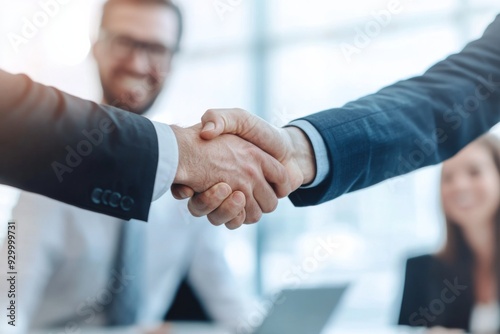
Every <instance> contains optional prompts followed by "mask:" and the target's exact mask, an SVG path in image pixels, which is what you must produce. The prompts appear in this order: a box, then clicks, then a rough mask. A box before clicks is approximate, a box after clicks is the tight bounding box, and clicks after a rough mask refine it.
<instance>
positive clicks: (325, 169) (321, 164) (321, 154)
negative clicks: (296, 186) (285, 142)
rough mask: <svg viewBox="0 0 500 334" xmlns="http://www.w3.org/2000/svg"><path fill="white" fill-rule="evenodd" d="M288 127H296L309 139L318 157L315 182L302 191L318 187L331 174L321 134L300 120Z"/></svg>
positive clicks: (304, 187) (309, 124)
mask: <svg viewBox="0 0 500 334" xmlns="http://www.w3.org/2000/svg"><path fill="white" fill-rule="evenodd" d="M287 126H295V127H297V128H299V129H301V130H302V131H304V133H305V134H306V136H308V137H309V141H310V142H311V144H312V146H313V150H314V155H315V157H316V177H315V178H314V180H313V182H312V183H310V184H308V185H305V186H302V187H300V189H308V188H313V187H316V186H318V185H319V184H320V183H321V182H323V181H324V180H325V179H326V176H327V175H328V173H330V161H329V160H328V151H327V149H326V145H325V141H324V140H323V137H321V135H320V133H319V131H318V130H316V128H315V127H314V126H313V125H312V124H311V123H309V122H308V121H306V120H303V119H299V120H297V121H293V122H291V123H290V124H288V125H287Z"/></svg>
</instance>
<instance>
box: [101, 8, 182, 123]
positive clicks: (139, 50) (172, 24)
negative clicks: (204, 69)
mask: <svg viewBox="0 0 500 334" xmlns="http://www.w3.org/2000/svg"><path fill="white" fill-rule="evenodd" d="M139 2H140V1H132V0H128V1H123V0H110V1H108V2H107V3H106V4H105V5H104V10H103V17H102V23H101V29H100V33H99V38H98V40H97V42H96V43H95V44H94V48H93V53H94V57H95V59H96V60H97V65H98V68H99V76H100V79H101V85H102V90H103V102H104V103H106V104H110V105H114V106H117V107H120V108H122V109H125V110H128V111H131V112H134V113H136V114H144V113H145V112H146V111H148V110H149V109H150V107H151V106H152V105H153V104H154V102H155V101H156V99H157V97H158V96H159V94H160V93H161V91H162V89H163V87H164V86H165V82H166V80H167V79H168V76H169V74H170V70H171V65H172V57H173V55H174V54H175V52H176V51H177V50H178V49H179V43H180V40H181V36H182V16H181V13H180V11H179V9H178V8H177V7H176V6H174V5H173V4H171V3H170V1H164V0H148V1H143V3H142V4H140V5H138V3H139ZM138 7H140V8H138ZM159 7H160V8H161V7H163V10H159ZM138 9H139V10H138Z"/></svg>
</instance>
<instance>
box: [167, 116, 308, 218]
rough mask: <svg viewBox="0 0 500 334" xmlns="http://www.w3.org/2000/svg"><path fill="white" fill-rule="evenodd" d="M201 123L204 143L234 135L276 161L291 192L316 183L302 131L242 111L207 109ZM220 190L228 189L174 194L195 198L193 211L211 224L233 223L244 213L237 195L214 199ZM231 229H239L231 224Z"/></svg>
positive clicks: (181, 190) (179, 189)
mask: <svg viewBox="0 0 500 334" xmlns="http://www.w3.org/2000/svg"><path fill="white" fill-rule="evenodd" d="M202 124H203V130H202V131H201V134H200V136H201V138H203V139H205V140H210V141H211V140H214V138H217V137H218V136H220V135H222V134H234V135H236V136H239V137H241V138H242V139H245V140H246V141H248V142H250V143H252V144H254V145H256V146H258V147H259V148H261V149H262V150H263V151H265V152H267V153H268V154H269V155H271V156H273V157H274V158H276V159H277V160H278V161H279V162H281V163H282V164H283V165H284V166H285V168H286V171H287V174H288V178H289V182H290V184H289V186H290V187H289V193H290V192H292V191H294V190H296V189H297V188H298V187H300V186H301V185H303V184H307V183H310V182H312V181H313V180H314V177H315V175H316V165H315V157H314V151H313V149H312V146H311V144H310V142H309V139H308V138H307V136H306V135H305V134H304V133H303V132H302V130H300V129H299V128H296V127H286V128H277V127H275V126H273V125H270V124H269V123H267V122H265V121H264V120H263V119H261V118H259V117H257V116H255V115H253V114H251V113H249V112H247V111H244V110H241V109H219V110H215V109H213V110H208V111H207V112H206V113H205V115H204V116H203V117H202ZM220 187H224V189H226V190H227V189H228V186H227V185H226V184H217V185H216V186H215V187H214V188H213V189H210V190H209V191H208V192H205V193H201V194H196V195H195V194H194V192H193V191H192V190H191V189H189V188H187V187H173V188H172V193H173V194H174V196H176V197H177V198H188V197H192V198H191V199H190V201H189V207H190V211H191V212H196V213H197V214H199V215H208V217H209V219H210V220H211V221H212V220H217V219H223V220H226V221H232V220H234V219H235V218H236V216H237V215H238V214H239V215H242V214H243V213H241V210H240V209H242V207H241V205H240V206H238V204H236V203H235V201H234V196H235V195H236V194H235V193H232V194H230V192H229V193H228V197H227V198H224V199H222V197H217V196H213V193H214V192H215V191H216V189H220ZM233 190H235V189H233ZM289 193H287V194H285V196H287V195H288V194H289ZM279 195H283V193H280V194H279ZM280 197H281V196H280ZM228 227H230V228H235V227H238V226H235V225H234V224H230V226H228Z"/></svg>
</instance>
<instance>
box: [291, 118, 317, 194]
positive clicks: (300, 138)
mask: <svg viewBox="0 0 500 334" xmlns="http://www.w3.org/2000/svg"><path fill="white" fill-rule="evenodd" d="M285 131H286V132H287V133H288V135H289V136H290V139H291V141H292V148H293V152H292V158H293V159H294V160H295V161H296V162H297V165H298V167H299V169H300V170H301V172H302V175H303V182H302V185H304V184H309V183H312V182H313V181H314V178H315V177H316V157H315V155H314V149H313V146H312V144H311V142H310V140H309V137H307V135H306V134H305V133H304V131H302V130H301V129H300V128H298V127H295V126H289V127H286V128H285Z"/></svg>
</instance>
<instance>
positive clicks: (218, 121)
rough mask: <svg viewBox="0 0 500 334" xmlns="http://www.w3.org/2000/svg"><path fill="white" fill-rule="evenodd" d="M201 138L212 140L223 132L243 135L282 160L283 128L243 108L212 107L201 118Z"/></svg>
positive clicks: (242, 136)
mask: <svg viewBox="0 0 500 334" xmlns="http://www.w3.org/2000/svg"><path fill="white" fill-rule="evenodd" d="M201 122H202V125H203V129H202V131H201V133H200V136H201V138H203V139H206V140H210V139H213V138H215V137H217V136H219V135H221V134H223V133H227V134H234V135H237V136H238V137H241V138H243V139H245V140H247V141H249V142H251V143H253V144H254V145H256V146H258V147H260V148H261V149H262V150H264V151H266V152H267V153H269V154H271V155H272V156H274V157H275V158H276V159H278V160H282V158H283V157H282V156H281V155H282V154H283V152H282V149H281V147H279V146H280V145H276V141H280V140H281V129H279V128H277V127H275V126H273V125H271V124H269V123H267V122H266V121H264V120H263V119H262V118H260V117H258V116H256V115H253V114H251V113H249V112H248V111H245V110H242V109H210V110H207V112H205V114H204V115H203V117H202V118H201Z"/></svg>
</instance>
